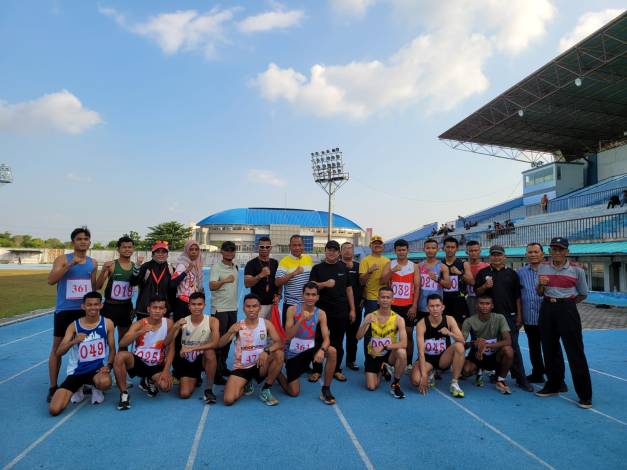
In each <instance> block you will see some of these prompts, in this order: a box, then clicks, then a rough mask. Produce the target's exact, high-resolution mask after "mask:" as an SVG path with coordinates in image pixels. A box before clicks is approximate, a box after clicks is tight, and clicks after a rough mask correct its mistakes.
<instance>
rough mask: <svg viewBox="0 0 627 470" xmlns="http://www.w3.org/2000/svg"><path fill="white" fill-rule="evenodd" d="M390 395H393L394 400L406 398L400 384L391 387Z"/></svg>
mask: <svg viewBox="0 0 627 470" xmlns="http://www.w3.org/2000/svg"><path fill="white" fill-rule="evenodd" d="M390 393H391V394H392V396H393V397H394V398H398V399H401V398H405V392H403V391H402V390H401V384H399V383H395V384H392V385H390Z"/></svg>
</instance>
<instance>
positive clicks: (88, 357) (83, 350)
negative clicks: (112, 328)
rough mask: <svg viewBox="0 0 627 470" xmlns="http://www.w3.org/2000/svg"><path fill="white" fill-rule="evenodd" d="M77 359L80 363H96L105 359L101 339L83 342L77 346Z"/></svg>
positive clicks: (103, 344) (102, 340) (103, 342)
mask: <svg viewBox="0 0 627 470" xmlns="http://www.w3.org/2000/svg"><path fill="white" fill-rule="evenodd" d="M78 357H79V358H80V360H81V362H88V361H96V360H98V359H104V357H105V341H104V339H103V338H100V339H95V340H92V341H83V342H82V343H80V344H79V345H78Z"/></svg>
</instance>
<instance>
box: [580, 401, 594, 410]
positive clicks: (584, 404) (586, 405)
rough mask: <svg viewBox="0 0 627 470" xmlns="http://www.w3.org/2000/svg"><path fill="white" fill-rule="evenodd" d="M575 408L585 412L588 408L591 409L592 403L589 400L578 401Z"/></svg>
mask: <svg viewBox="0 0 627 470" xmlns="http://www.w3.org/2000/svg"><path fill="white" fill-rule="evenodd" d="M577 406H578V407H579V408H583V409H584V410H587V409H589V408H592V401H590V400H579V401H578V402H577Z"/></svg>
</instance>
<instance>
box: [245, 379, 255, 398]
mask: <svg viewBox="0 0 627 470" xmlns="http://www.w3.org/2000/svg"><path fill="white" fill-rule="evenodd" d="M253 393H255V386H254V384H253V382H252V380H249V381H248V382H246V385H244V395H246V396H249V395H252V394H253Z"/></svg>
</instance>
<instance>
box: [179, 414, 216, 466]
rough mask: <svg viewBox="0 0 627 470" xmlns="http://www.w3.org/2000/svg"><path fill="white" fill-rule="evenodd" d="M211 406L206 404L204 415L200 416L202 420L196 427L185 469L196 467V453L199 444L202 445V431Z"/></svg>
mask: <svg viewBox="0 0 627 470" xmlns="http://www.w3.org/2000/svg"><path fill="white" fill-rule="evenodd" d="M210 408H211V407H210V406H209V405H205V406H204V409H203V410H202V415H201V416H200V421H199V422H198V427H197V428H196V434H195V435H194V442H193V443H192V448H191V449H190V451H189V456H188V457H187V464H186V465H185V470H191V469H192V468H194V461H195V460H196V454H198V446H199V445H200V439H201V438H202V433H203V431H204V430H205V423H206V422H207V415H208V414H209V409H210Z"/></svg>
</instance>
